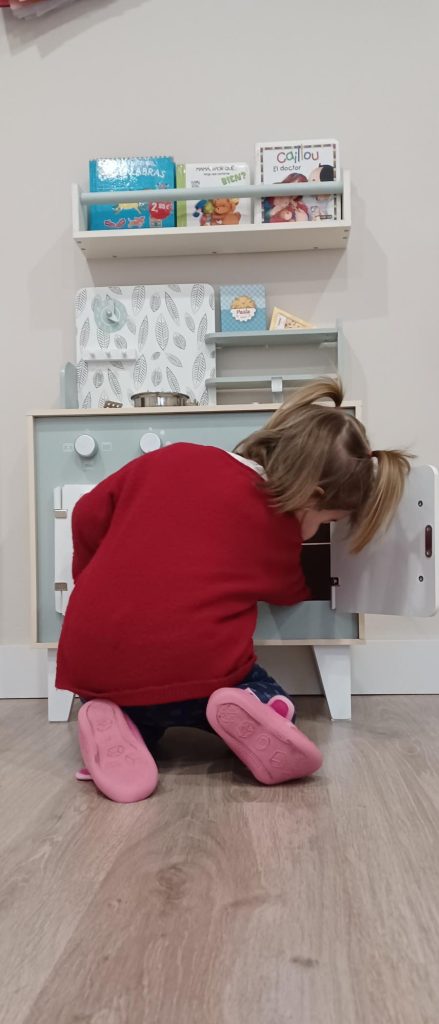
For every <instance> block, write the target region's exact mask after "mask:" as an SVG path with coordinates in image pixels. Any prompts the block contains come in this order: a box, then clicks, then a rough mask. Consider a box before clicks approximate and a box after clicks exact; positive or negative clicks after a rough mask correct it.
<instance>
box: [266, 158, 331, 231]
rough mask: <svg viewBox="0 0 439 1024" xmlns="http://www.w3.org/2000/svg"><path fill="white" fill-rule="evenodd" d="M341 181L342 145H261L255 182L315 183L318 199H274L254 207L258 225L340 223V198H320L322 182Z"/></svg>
mask: <svg viewBox="0 0 439 1024" xmlns="http://www.w3.org/2000/svg"><path fill="white" fill-rule="evenodd" d="M339 177H340V155H339V145H338V142H336V140H335V139H311V140H304V141H298V142H260V143H258V145H257V146H256V167H255V179H256V181H257V182H258V184H259V183H261V184H265V183H267V185H275V184H276V185H282V184H289V183H290V182H291V184H294V185H300V184H301V183H302V182H303V183H304V184H305V183H306V182H315V183H316V194H315V195H297V196H271V197H270V195H267V196H266V197H264V198H263V199H260V200H258V201H256V203H255V222H256V223H259V224H261V223H263V224H290V225H291V226H294V225H295V224H298V223H304V222H314V223H315V222H327V223H329V222H330V221H335V220H340V219H341V197H340V196H339V195H332V196H331V195H321V194H319V192H318V185H319V182H322V183H323V182H325V183H328V182H332V181H337V180H338V179H339Z"/></svg>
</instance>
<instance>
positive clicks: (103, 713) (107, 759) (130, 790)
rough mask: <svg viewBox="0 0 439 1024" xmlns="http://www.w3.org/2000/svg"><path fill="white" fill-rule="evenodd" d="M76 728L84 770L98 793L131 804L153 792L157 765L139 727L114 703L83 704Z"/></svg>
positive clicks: (98, 701)
mask: <svg viewBox="0 0 439 1024" xmlns="http://www.w3.org/2000/svg"><path fill="white" fill-rule="evenodd" d="M78 728H79V746H80V748H81V754H82V758H83V761H84V765H85V766H86V768H85V773H86V772H87V771H88V773H89V775H90V776H91V778H92V779H93V782H94V783H95V786H97V788H98V789H100V791H101V793H104V794H105V796H108V797H109V798H110V800H115V801H116V802H117V803H120V804H131V803H135V802H136V801H137V800H145V798H146V797H147V796H150V795H151V793H153V792H154V790H155V788H156V786H157V782H158V770H157V765H156V763H155V761H154V759H153V757H152V756H151V754H150V752H149V750H148V748H147V746H146V745H145V743H144V742H143V740H142V737H141V735H140V733H139V730H138V729H137V728H136V726H135V725H134V723H133V722H132V721H131V719H130V718H128V715H125V714H124V713H123V711H121V709H120V708H119V707H118V706H117V704H113V703H112V702H111V701H109V700H91V701H88V703H87V704H83V705H82V707H81V708H80V710H79V715H78ZM78 775H79V773H77V777H78ZM81 778H82V779H84V774H83V773H82V772H81Z"/></svg>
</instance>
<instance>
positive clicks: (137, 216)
mask: <svg viewBox="0 0 439 1024" xmlns="http://www.w3.org/2000/svg"><path fill="white" fill-rule="evenodd" d="M89 169H90V192H116V191H117V192H120V191H122V192H128V191H133V190H134V191H140V190H141V189H156V188H174V185H175V163H174V160H173V159H172V157H169V156H143V157H101V158H100V159H98V160H90V164H89ZM174 205H175V204H174V203H165V202H158V203H154V202H151V203H134V202H133V203H126V202H125V203H118V204H117V205H116V206H91V207H90V211H89V230H90V231H116V230H125V229H136V228H137V229H141V228H160V227H163V228H170V227H174V226H175V212H174Z"/></svg>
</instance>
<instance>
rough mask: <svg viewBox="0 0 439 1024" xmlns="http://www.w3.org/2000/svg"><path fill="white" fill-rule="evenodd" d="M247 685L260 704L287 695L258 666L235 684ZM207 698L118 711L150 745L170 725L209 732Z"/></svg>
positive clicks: (243, 688) (156, 740) (243, 686)
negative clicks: (130, 721) (125, 715)
mask: <svg viewBox="0 0 439 1024" xmlns="http://www.w3.org/2000/svg"><path fill="white" fill-rule="evenodd" d="M248 687H249V688H250V689H251V690H253V692H254V693H255V694H256V696H257V697H259V700H261V701H262V702H263V704H267V703H268V701H269V700H270V697H275V696H279V695H281V696H283V697H286V696H288V695H287V694H286V693H285V690H283V689H282V687H281V686H279V684H278V683H276V682H275V680H274V679H272V678H271V676H269V675H268V673H267V672H266V671H265V669H263V668H261V666H260V665H255V666H254V668H253V669H252V671H251V672H249V674H248V676H247V677H246V678H245V679H243V681H242V683H238V688H239V689H241V690H246V689H247V688H248ZM207 701H208V698H207V697H199V698H197V699H196V700H181V701H177V702H175V703H174V704H154V705H153V706H152V707H144V706H143V707H131V708H123V709H122V710H123V711H125V713H126V714H127V715H129V717H130V718H131V720H132V721H133V722H134V724H135V725H137V728H138V730H139V732H140V733H141V735H142V737H143V739H144V741H145V743H146V745H147V746H154V744H155V743H157V742H158V740H159V739H160V738H161V737H162V736H163V733H164V732H165V731H166V729H170V728H171V726H190V727H191V728H192V729H204V730H205V731H207V732H212V729H211V728H210V725H209V723H208V721H207V718H206V707H207Z"/></svg>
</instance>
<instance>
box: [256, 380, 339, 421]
mask: <svg viewBox="0 0 439 1024" xmlns="http://www.w3.org/2000/svg"><path fill="white" fill-rule="evenodd" d="M343 399H344V391H343V385H342V383H341V380H340V379H339V378H338V377H335V378H332V377H323V378H322V379H321V380H316V381H313V383H312V384H307V385H306V386H305V387H303V388H297V390H296V391H295V392H294V394H293V395H292V397H291V398H287V400H286V401H285V402H283V404H282V405H281V406H280V407H279V409H277V411H276V412H275V413H274V415H273V416H271V418H270V419H269V421H268V423H267V428H269V429H270V428H273V427H274V428H276V427H280V426H282V424H283V423H284V422H285V421H287V420H289V419H290V418H291V414H292V413H296V412H299V410H302V409H307V408H309V407H310V406H312V405H315V404H317V403H322V402H332V404H333V405H335V406H336V408H337V409H338V408H339V407H340V406H341V405H342V403H343Z"/></svg>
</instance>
